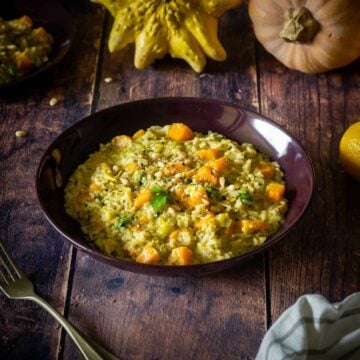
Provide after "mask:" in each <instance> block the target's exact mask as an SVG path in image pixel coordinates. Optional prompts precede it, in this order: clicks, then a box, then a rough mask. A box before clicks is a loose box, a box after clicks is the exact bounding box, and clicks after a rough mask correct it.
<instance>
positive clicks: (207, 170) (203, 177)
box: [193, 160, 219, 186]
mask: <svg viewBox="0 0 360 360" xmlns="http://www.w3.org/2000/svg"><path fill="white" fill-rule="evenodd" d="M215 161H217V160H215ZM193 179H194V181H195V182H197V183H206V182H208V183H210V184H212V185H214V186H216V185H217V184H218V182H219V179H218V177H217V176H215V175H214V174H213V173H212V171H211V167H210V166H207V165H205V166H202V167H201V168H200V169H198V170H197V171H196V174H195V175H194V176H193Z"/></svg>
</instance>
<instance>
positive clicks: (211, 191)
mask: <svg viewBox="0 0 360 360" xmlns="http://www.w3.org/2000/svg"><path fill="white" fill-rule="evenodd" d="M205 190H206V192H207V194H208V195H210V196H211V197H216V196H217V195H218V193H219V190H218V189H216V188H214V187H212V186H205Z"/></svg>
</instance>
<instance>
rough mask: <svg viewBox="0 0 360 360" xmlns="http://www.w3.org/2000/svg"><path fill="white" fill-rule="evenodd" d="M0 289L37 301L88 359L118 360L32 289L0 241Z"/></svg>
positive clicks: (8, 293) (7, 294)
mask: <svg viewBox="0 0 360 360" xmlns="http://www.w3.org/2000/svg"><path fill="white" fill-rule="evenodd" d="M0 289H1V290H2V291H3V293H4V294H5V295H6V296H7V297H8V298H10V299H26V300H32V301H34V302H36V303H38V304H39V305H40V306H41V307H43V308H44V309H45V310H46V311H48V312H49V314H50V315H52V316H53V317H54V318H55V319H56V320H57V321H58V322H59V323H60V324H61V325H62V327H63V328H64V329H65V330H66V332H67V333H68V334H69V336H70V337H71V338H72V339H73V340H74V342H75V344H76V345H77V347H78V348H79V350H80V351H81V353H82V354H83V355H84V357H85V359H88V360H102V359H105V360H119V359H118V358H117V357H116V356H114V355H113V354H111V353H110V352H109V351H107V350H106V349H104V348H103V347H101V346H100V345H99V344H97V343H95V342H94V341H93V340H90V339H88V338H86V337H85V336H84V335H82V334H80V332H79V331H78V330H77V329H76V328H75V327H74V326H73V325H71V324H70V323H69V322H68V321H67V320H66V319H65V318H64V317H63V316H62V315H61V314H60V313H59V312H58V311H57V310H55V309H54V308H53V307H52V306H51V305H50V304H48V303H47V302H46V301H45V300H44V299H42V298H41V297H40V296H38V295H37V294H36V293H35V291H34V285H33V284H32V282H31V281H30V280H29V279H28V278H27V277H26V275H25V274H24V273H23V272H22V271H21V270H20V269H19V268H18V267H17V266H16V265H15V264H14V262H13V260H12V259H11V257H10V256H9V254H8V253H7V251H6V250H5V248H4V246H3V244H2V243H1V242H0Z"/></svg>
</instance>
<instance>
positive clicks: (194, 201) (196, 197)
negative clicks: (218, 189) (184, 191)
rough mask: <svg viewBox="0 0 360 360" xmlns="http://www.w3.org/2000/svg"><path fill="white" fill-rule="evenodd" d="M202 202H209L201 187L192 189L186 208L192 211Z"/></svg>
mask: <svg viewBox="0 0 360 360" xmlns="http://www.w3.org/2000/svg"><path fill="white" fill-rule="evenodd" d="M203 200H205V201H209V198H208V195H207V193H206V190H205V189H204V188H203V187H201V188H198V189H194V190H193V191H191V193H190V196H189V198H188V200H187V207H188V208H190V209H192V208H194V207H195V206H196V205H199V204H201V203H203Z"/></svg>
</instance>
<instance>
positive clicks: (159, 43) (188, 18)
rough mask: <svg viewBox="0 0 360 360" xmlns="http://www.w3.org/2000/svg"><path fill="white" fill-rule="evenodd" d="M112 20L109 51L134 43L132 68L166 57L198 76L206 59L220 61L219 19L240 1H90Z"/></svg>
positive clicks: (222, 56) (222, 52) (141, 67)
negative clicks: (187, 67) (180, 61)
mask: <svg viewBox="0 0 360 360" xmlns="http://www.w3.org/2000/svg"><path fill="white" fill-rule="evenodd" d="M92 1H93V2H96V3H100V4H102V5H104V6H105V7H106V8H107V9H108V10H109V11H110V12H111V14H112V15H113V16H114V24H113V26H112V29H111V33H110V37H109V42H108V46H109V50H110V52H114V51H117V50H121V49H123V48H124V47H125V46H126V45H128V44H130V43H132V42H135V59H134V63H135V67H136V68H138V69H143V68H145V67H147V66H148V65H150V64H151V63H152V62H153V61H154V60H155V59H160V58H162V57H164V56H165V55H166V54H168V53H169V54H170V55H171V56H172V57H174V58H181V59H184V60H185V61H187V62H188V63H189V65H190V66H191V67H192V68H193V70H194V71H196V72H201V71H202V70H203V68H204V66H205V63H206V57H205V54H206V55H207V56H209V57H210V58H212V59H214V60H217V61H222V60H225V59H226V52H225V50H224V48H223V47H222V46H221V44H220V42H219V39H218V36H217V30H218V17H219V16H220V15H221V14H222V13H223V12H225V11H226V10H228V9H230V8H234V7H236V6H239V5H241V3H242V0H92Z"/></svg>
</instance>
